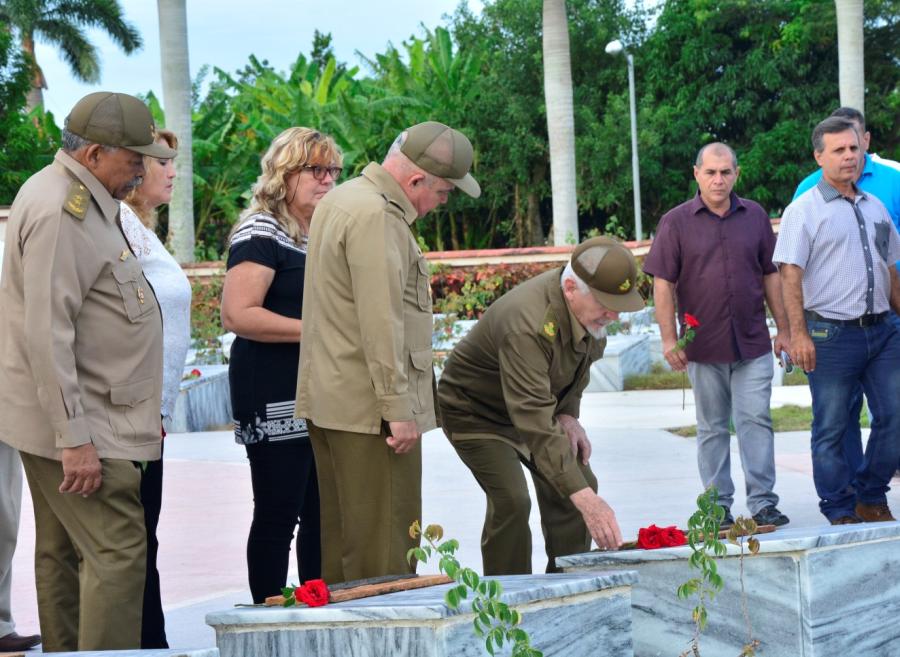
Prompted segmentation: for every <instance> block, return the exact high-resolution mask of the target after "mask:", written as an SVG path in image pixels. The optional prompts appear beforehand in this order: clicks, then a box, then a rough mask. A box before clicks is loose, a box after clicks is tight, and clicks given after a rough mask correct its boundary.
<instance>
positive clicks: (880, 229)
mask: <svg viewBox="0 0 900 657" xmlns="http://www.w3.org/2000/svg"><path fill="white" fill-rule="evenodd" d="M890 243H891V225H890V224H889V223H888V222H886V221H879V222H878V223H877V224H875V250H876V251H878V255H880V256H881V259H882V260H884V261H885V262H887V261H888V249H889V248H890Z"/></svg>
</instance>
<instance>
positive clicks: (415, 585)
mask: <svg viewBox="0 0 900 657" xmlns="http://www.w3.org/2000/svg"><path fill="white" fill-rule="evenodd" d="M451 582H453V580H452V579H450V578H449V577H447V576H446V575H421V576H419V577H415V578H410V579H402V580H398V581H394V582H384V583H381V584H364V585H362V586H355V587H353V588H351V589H340V590H338V591H331V592H330V593H329V595H328V602H329V603H335V602H347V601H348V600H359V599H360V598H371V597H373V596H376V595H384V594H386V593H396V592H397V591H411V590H413V589H423V588H426V587H429V586H439V585H441V584H450V583H451ZM284 600H285V598H284V596H283V595H273V596H270V597H268V598H266V602H265V605H266V606H267V607H280V606H281V605H283V604H284ZM297 604H298V605H303V603H302V602H300V601H299V600H298V601H297Z"/></svg>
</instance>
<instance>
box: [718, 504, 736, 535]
mask: <svg viewBox="0 0 900 657" xmlns="http://www.w3.org/2000/svg"><path fill="white" fill-rule="evenodd" d="M722 508H723V509H725V517H724V518H722V522H720V523H719V529H731V527H732V526H734V516H733V515H731V509H729V508H728V507H727V506H723V507H722Z"/></svg>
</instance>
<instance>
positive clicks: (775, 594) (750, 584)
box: [557, 522, 900, 657]
mask: <svg viewBox="0 0 900 657" xmlns="http://www.w3.org/2000/svg"><path fill="white" fill-rule="evenodd" d="M759 540H760V552H759V554H757V555H755V556H745V558H744V583H745V587H746V591H747V599H748V609H749V616H750V621H751V623H752V626H753V636H754V638H756V639H759V640H760V641H761V645H760V648H759V649H758V654H759V655H761V656H765V657H834V656H836V655H865V656H866V657H895V656H896V655H900V623H898V622H897V618H900V523H897V522H891V523H865V524H859V525H845V526H839V527H832V526H830V525H824V526H821V527H798V528H794V529H791V528H783V529H780V530H778V531H777V532H774V533H772V534H763V535H761V536H759ZM745 554H746V552H745ZM689 555H690V549H689V548H688V547H677V548H664V549H660V550H627V551H621V552H589V553H585V554H578V555H571V556H568V557H562V558H560V559H557V563H558V564H559V566H560V567H562V568H563V569H564V570H565V571H566V572H590V571H592V570H602V571H608V570H609V569H611V568H612V569H619V568H621V569H623V570H636V571H637V572H638V574H639V580H638V583H636V584H635V585H634V588H633V590H632V606H633V612H634V614H633V637H634V654H635V656H636V657H656V656H658V655H666V656H674V655H678V654H679V653H680V652H681V651H683V650H684V649H685V648H686V647H687V645H688V642H689V640H690V638H691V636H692V632H693V624H692V622H691V609H692V608H693V606H694V605H695V604H696V598H692V599H689V600H680V599H678V598H677V596H676V594H675V592H676V589H677V588H678V586H679V585H681V584H683V583H684V582H685V581H686V580H687V579H689V578H691V577H693V576H694V573H695V572H696V571H694V570H693V569H691V568H690V567H689V566H688V564H687V558H688V556H689ZM738 555H739V549H738V548H737V546H733V545H729V546H728V555H727V556H726V557H724V558H722V559H720V560H719V563H718V568H719V573H720V574H721V575H722V577H723V578H724V580H725V588H724V589H723V590H722V591H721V592H719V593H718V594H717V595H716V597H715V599H714V600H713V601H712V602H710V603H709V604H708V605H707V610H708V614H709V624H708V625H707V628H706V630H705V632H704V633H703V635H702V637H701V644H700V645H701V653H702V654H703V657H735V655H737V654H739V652H740V650H741V648H742V647H743V645H744V644H745V643H746V640H747V630H746V623H745V621H744V618H743V615H742V610H741V597H740V578H739V569H740V560H739V558H738Z"/></svg>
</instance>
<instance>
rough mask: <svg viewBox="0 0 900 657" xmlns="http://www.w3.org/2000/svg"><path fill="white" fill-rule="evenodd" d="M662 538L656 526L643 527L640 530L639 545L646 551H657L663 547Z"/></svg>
mask: <svg viewBox="0 0 900 657" xmlns="http://www.w3.org/2000/svg"><path fill="white" fill-rule="evenodd" d="M660 538H661V537H660V529H659V527H657V526H656V525H650V526H649V527H641V528H640V529H639V530H638V540H637V545H638V547H639V548H643V549H644V550H656V549H657V548H661V547H663V546H662V543H661V541H660Z"/></svg>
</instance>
